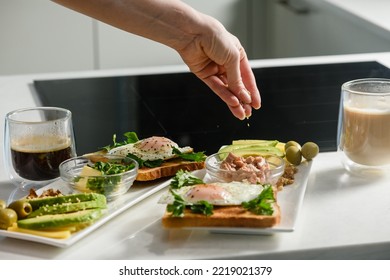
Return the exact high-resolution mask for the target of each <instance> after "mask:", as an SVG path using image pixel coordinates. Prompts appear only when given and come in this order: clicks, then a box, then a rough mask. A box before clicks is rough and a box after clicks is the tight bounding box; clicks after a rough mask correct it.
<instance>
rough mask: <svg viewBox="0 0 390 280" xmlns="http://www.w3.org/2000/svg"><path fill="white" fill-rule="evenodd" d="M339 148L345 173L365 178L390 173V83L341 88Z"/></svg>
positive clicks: (355, 83) (361, 82)
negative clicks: (346, 171)
mask: <svg viewBox="0 0 390 280" xmlns="http://www.w3.org/2000/svg"><path fill="white" fill-rule="evenodd" d="M338 148H339V150H340V151H341V152H342V163H343V165H344V167H345V168H346V170H348V171H349V172H351V173H353V174H357V175H360V176H362V177H368V176H369V175H374V176H377V175H387V173H388V171H390V79H379V78H367V79H359V80H353V81H349V82H346V83H344V84H343V85H342V88H341V102H340V114H339V122H338Z"/></svg>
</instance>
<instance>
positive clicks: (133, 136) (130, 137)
mask: <svg viewBox="0 0 390 280" xmlns="http://www.w3.org/2000/svg"><path fill="white" fill-rule="evenodd" d="M123 135H124V136H125V139H124V140H122V141H119V142H117V140H116V134H114V135H113V136H112V142H113V143H112V144H110V145H107V146H104V147H102V148H101V149H102V150H105V151H106V152H108V151H110V150H112V149H114V148H116V147H120V146H124V145H127V144H132V143H135V142H138V141H139V139H138V136H137V133H135V132H126V133H124V134H123Z"/></svg>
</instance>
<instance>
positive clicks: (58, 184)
mask: <svg viewBox="0 0 390 280" xmlns="http://www.w3.org/2000/svg"><path fill="white" fill-rule="evenodd" d="M169 184H170V180H165V181H160V183H158V184H156V183H154V184H152V183H137V182H136V183H135V184H134V185H133V186H132V187H131V188H130V189H129V191H128V192H127V193H126V194H124V195H122V196H120V197H119V198H117V199H116V200H114V201H111V202H109V203H107V211H106V213H105V214H104V215H103V217H102V218H101V219H99V220H97V221H96V222H95V223H94V224H92V225H90V226H89V227H87V228H85V229H83V230H81V231H79V232H76V233H74V234H72V235H71V237H69V238H67V239H54V238H47V237H41V236H36V235H32V234H25V233H19V232H12V231H6V230H0V236H6V237H11V238H16V239H23V240H29V241H33V242H39V243H44V244H48V245H52V246H56V247H68V246H70V245H72V244H74V243H75V242H77V241H79V240H80V239H82V238H83V237H85V236H86V235H88V234H89V233H91V232H92V231H94V230H95V229H97V228H98V227H100V226H101V225H103V224H105V223H106V222H107V221H109V220H111V219H112V218H114V217H115V216H117V215H119V214H120V213H122V212H123V211H125V210H126V209H128V208H130V207H131V206H133V205H135V204H136V203H138V202H140V201H141V200H143V199H145V198H147V197H148V196H150V195H152V194H154V193H156V192H158V191H159V190H161V189H163V188H165V187H167V186H168V185H169ZM50 188H52V189H59V190H60V191H61V192H62V193H63V194H69V193H71V192H72V190H71V189H70V188H69V187H68V186H67V185H66V183H65V182H63V181H62V180H61V179H59V180H57V181H55V182H53V183H51V184H49V185H47V186H45V187H43V188H41V189H39V190H38V191H37V193H38V194H40V193H41V192H42V191H43V190H45V189H50Z"/></svg>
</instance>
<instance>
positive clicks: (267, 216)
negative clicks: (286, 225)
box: [159, 171, 280, 228]
mask: <svg viewBox="0 0 390 280" xmlns="http://www.w3.org/2000/svg"><path fill="white" fill-rule="evenodd" d="M159 203H162V204H167V207H166V211H165V213H164V215H163V217H162V224H163V226H164V227H165V228H191V227H246V228H267V227H273V226H275V225H277V224H278V223H279V222H280V208H279V205H278V204H277V201H276V189H275V187H274V186H272V185H270V184H264V185H260V184H247V183H242V182H229V183H222V182H213V183H205V182H204V181H203V180H202V179H200V178H198V177H196V176H194V175H193V174H191V173H189V172H186V171H179V172H177V174H176V175H175V177H174V178H173V179H172V180H171V184H170V186H169V189H168V190H167V191H166V193H164V194H163V195H162V196H161V197H160V199H159Z"/></svg>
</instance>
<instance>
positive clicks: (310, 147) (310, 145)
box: [301, 142, 320, 160]
mask: <svg viewBox="0 0 390 280" xmlns="http://www.w3.org/2000/svg"><path fill="white" fill-rule="evenodd" d="M319 151H320V148H319V147H318V145H317V144H316V143H314V142H306V143H305V144H303V146H302V149H301V153H302V156H303V157H304V158H305V159H307V160H311V159H313V158H315V157H316V156H317V155H318V152H319Z"/></svg>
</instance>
